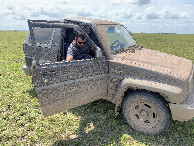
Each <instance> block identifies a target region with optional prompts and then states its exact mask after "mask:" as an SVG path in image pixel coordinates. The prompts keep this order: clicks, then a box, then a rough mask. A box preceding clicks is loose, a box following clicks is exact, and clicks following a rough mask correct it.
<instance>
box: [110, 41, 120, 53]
mask: <svg viewBox="0 0 194 146" xmlns="http://www.w3.org/2000/svg"><path fill="white" fill-rule="evenodd" d="M116 43H118V44H117V45H115V44H116ZM119 45H120V43H119V40H116V41H114V43H112V45H111V46H110V49H111V51H114V50H113V49H114V48H117V47H118V46H119Z"/></svg>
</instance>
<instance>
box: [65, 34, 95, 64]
mask: <svg viewBox="0 0 194 146" xmlns="http://www.w3.org/2000/svg"><path fill="white" fill-rule="evenodd" d="M93 51H94V47H91V48H90V46H89V44H88V43H87V41H86V38H85V37H84V35H83V34H82V33H81V32H79V31H78V32H76V37H75V40H73V42H72V43H71V44H70V45H69V47H68V50H67V57H66V60H67V61H71V60H82V59H91V58H92V55H91V54H92V53H93Z"/></svg>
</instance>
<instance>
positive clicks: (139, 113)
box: [122, 92, 171, 135]
mask: <svg viewBox="0 0 194 146" xmlns="http://www.w3.org/2000/svg"><path fill="white" fill-rule="evenodd" d="M122 114H123V116H124V118H125V120H126V122H127V123H128V124H129V125H130V126H131V127H132V128H133V129H134V130H136V131H139V132H143V133H145V134H151V135H159V134H161V133H163V132H165V131H166V129H167V128H168V127H169V125H170V120H171V115H170V109H169V107H168V106H167V104H166V102H165V101H164V100H163V99H162V98H161V97H160V96H159V95H157V94H152V93H148V92H134V93H132V94H129V95H128V96H127V97H126V98H125V99H124V101H123V103H122Z"/></svg>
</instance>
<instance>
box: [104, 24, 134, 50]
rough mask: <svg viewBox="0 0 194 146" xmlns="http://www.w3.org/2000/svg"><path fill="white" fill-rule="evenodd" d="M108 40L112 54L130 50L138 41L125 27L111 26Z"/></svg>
mask: <svg viewBox="0 0 194 146" xmlns="http://www.w3.org/2000/svg"><path fill="white" fill-rule="evenodd" d="M107 39H108V44H109V47H110V49H111V51H112V52H114V51H117V50H119V49H122V48H129V47H131V46H134V45H135V44H136V41H135V40H134V39H133V37H132V36H131V35H130V34H129V32H128V31H127V30H126V29H125V28H124V27H123V26H109V28H108V30H107Z"/></svg>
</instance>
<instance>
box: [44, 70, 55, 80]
mask: <svg viewBox="0 0 194 146" xmlns="http://www.w3.org/2000/svg"><path fill="white" fill-rule="evenodd" d="M55 76H56V73H55V71H47V72H44V73H43V77H44V78H47V79H50V78H53V77H55Z"/></svg>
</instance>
